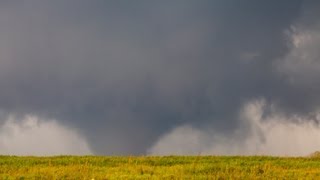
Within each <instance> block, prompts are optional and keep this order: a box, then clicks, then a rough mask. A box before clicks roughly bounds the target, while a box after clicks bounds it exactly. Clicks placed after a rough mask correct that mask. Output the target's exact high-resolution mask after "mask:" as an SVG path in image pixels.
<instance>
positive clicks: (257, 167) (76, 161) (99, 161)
mask: <svg viewBox="0 0 320 180" xmlns="http://www.w3.org/2000/svg"><path fill="white" fill-rule="evenodd" d="M0 179H320V158H319V156H317V157H313V156H312V157H304V158H302V157H300V158H284V157H282V158H280V157H267V156H248V157H241V156H167V157H148V156H147V157H99V156H57V157H16V156H0Z"/></svg>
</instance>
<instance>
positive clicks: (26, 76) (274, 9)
mask: <svg viewBox="0 0 320 180" xmlns="http://www.w3.org/2000/svg"><path fill="white" fill-rule="evenodd" d="M318 12H320V3H318V2H316V1H302V0H283V1H276V0H272V1H265V0H240V1H239V0H215V1H211V0H210V1H209V0H208V1H206V0H202V1H196V0H188V1H185V0H175V1H169V0H165V1H144V0H139V1H134V2H133V1H99V0H94V1H92V0H91V1H89V0H77V1H75V0H69V1H62V0H57V1H48V0H44V1H43V0H42V1H40V0H30V1H19V0H15V1H2V2H1V3H0V24H1V28H0V85H1V88H0V110H1V111H0V112H1V113H0V117H1V120H0V122H1V124H2V125H3V126H4V127H5V124H6V122H7V119H8V117H9V116H15V117H17V119H18V120H19V119H23V117H25V116H33V117H37V118H38V119H42V120H43V121H44V122H46V121H47V119H54V120H55V121H56V122H57V123H59V125H61V126H63V127H64V128H67V129H68V128H69V129H72V130H74V131H76V132H77V133H79V134H80V135H81V136H82V137H84V139H85V141H86V142H87V143H88V144H89V146H90V150H91V151H92V152H93V153H95V154H117V155H124V154H145V153H149V152H151V151H152V153H153V152H158V153H159V154H161V152H159V151H158V150H156V149H155V147H157V145H158V144H159V143H160V141H161V140H162V139H163V137H170V136H169V135H170V133H172V132H173V131H175V130H176V129H177V128H178V129H179V128H180V127H190V129H193V128H194V129H197V131H200V132H202V133H205V134H209V135H206V136H205V139H208V138H209V139H210V140H209V142H210V149H213V150H212V151H210V152H212V153H215V152H216V151H214V149H215V148H214V146H219V144H221V143H219V142H217V143H215V138H214V136H216V134H218V135H219V137H221V136H222V137H230V136H231V135H232V134H234V132H235V131H237V132H238V131H239V132H241V133H238V134H237V136H235V137H230V138H229V140H230V141H241V142H242V140H243V139H247V138H248V137H252V136H253V135H256V134H254V133H253V131H250V129H252V126H253V125H252V122H253V121H250V120H248V121H245V120H243V119H244V118H248V119H252V118H253V117H248V116H243V115H242V114H243V111H244V110H243V109H244V108H245V107H246V106H247V105H248V104H250V103H252V102H255V101H257V100H258V101H259V100H262V101H263V102H264V106H263V108H260V109H261V111H262V112H261V118H260V119H259V120H261V121H262V122H261V123H264V122H265V121H266V122H265V123H268V122H271V121H272V123H275V124H277V123H278V124H279V125H283V124H285V123H287V122H289V123H291V124H292V123H293V124H297V125H299V123H300V121H303V122H305V123H307V124H308V123H310V122H312V123H314V122H315V123H318V122H319V121H318V120H317V118H316V117H317V113H318V111H319V105H320V95H319V93H318V92H319V90H320V62H319V58H320V53H319V52H320V51H319V50H318V47H319V45H320V38H319V37H320V22H319V20H318V19H319V15H320V14H319V13H318ZM273 117H278V118H273ZM280 117H281V118H280ZM295 117H299V118H298V119H299V120H297V118H295ZM301 119H302V120H301ZM259 122H260V121H259ZM300 124H301V123H300ZM187 129H188V128H187ZM260 129H261V128H260ZM179 132H185V133H186V134H188V133H189V131H179ZM168 133H169V135H168V136H167V134H168ZM258 136H259V138H258V140H259V143H262V144H263V143H264V142H265V141H264V140H265V136H267V135H266V134H264V133H258ZM282 136H286V135H285V134H283V135H282ZM182 137H183V135H182ZM186 137H188V136H186ZM191 139H192V137H191ZM166 141H167V140H166ZM225 141H228V138H226V139H225ZM201 142H202V140H199V143H196V145H197V146H199V147H200V148H201V147H202V146H203V145H202V144H201ZM205 142H208V141H207V140H205ZM170 143H171V141H170ZM170 143H169V144H166V143H160V144H162V145H161V148H162V147H163V146H170ZM163 144H164V145H163ZM244 145H245V144H244ZM150 148H151V150H150ZM319 149H320V147H319ZM169 152H171V153H174V152H172V151H169ZM239 153H243V151H241V152H240V151H239Z"/></svg>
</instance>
